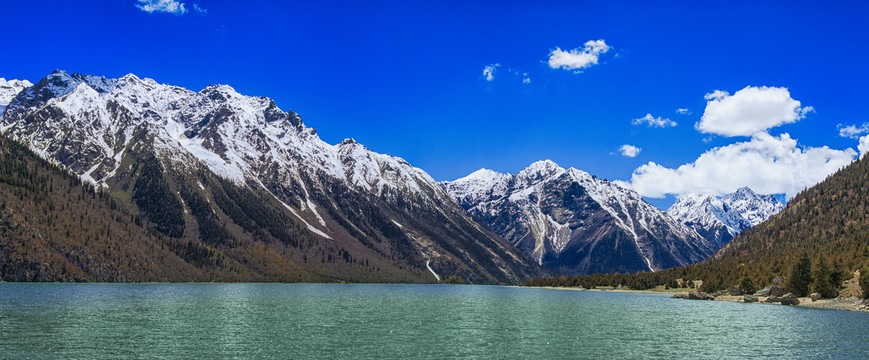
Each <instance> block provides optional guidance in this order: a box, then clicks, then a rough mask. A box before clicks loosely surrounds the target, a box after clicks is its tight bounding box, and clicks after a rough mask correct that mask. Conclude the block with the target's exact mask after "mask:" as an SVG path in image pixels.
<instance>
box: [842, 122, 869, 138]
mask: <svg viewBox="0 0 869 360" xmlns="http://www.w3.org/2000/svg"><path fill="white" fill-rule="evenodd" d="M836 128H838V129H839V136H841V137H846V138H851V139H856V138H859V137H860V135H863V134H866V133H869V123H863V125H860V126H859V127H858V126H857V125H848V126H843V125H842V124H839V125H837V126H836Z"/></svg>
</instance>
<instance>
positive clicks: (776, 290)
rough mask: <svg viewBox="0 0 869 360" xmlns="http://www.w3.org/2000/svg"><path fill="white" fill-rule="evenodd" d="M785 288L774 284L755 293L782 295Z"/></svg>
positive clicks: (756, 294)
mask: <svg viewBox="0 0 869 360" xmlns="http://www.w3.org/2000/svg"><path fill="white" fill-rule="evenodd" d="M784 293H785V290H784V288H783V287H781V286H778V285H776V284H772V285H770V286H767V287H765V288H763V289H760V290H758V291H757V292H756V293H754V295H755V296H782V295H784Z"/></svg>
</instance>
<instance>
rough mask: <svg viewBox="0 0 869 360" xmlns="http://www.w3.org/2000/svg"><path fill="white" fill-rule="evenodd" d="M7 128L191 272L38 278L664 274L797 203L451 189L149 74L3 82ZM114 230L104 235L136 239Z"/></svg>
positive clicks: (590, 190) (476, 179)
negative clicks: (661, 202)
mask: <svg viewBox="0 0 869 360" xmlns="http://www.w3.org/2000/svg"><path fill="white" fill-rule="evenodd" d="M0 129H2V132H3V134H4V135H5V136H8V137H10V138H12V139H15V140H17V141H19V142H21V143H23V144H25V145H26V147H28V148H29V149H30V150H32V151H33V152H35V154H37V155H38V156H39V157H42V158H43V159H45V160H47V161H49V162H51V163H54V164H57V165H59V166H60V167H61V168H62V169H65V170H68V171H70V172H72V173H73V174H75V175H76V176H77V177H78V178H80V179H81V180H83V181H85V182H86V183H90V184H93V185H94V186H95V187H96V188H97V189H98V190H99V191H100V193H101V194H102V195H101V196H108V197H109V198H110V199H111V202H112V204H113V205H112V209H111V211H110V212H109V213H112V212H114V213H116V214H114V215H106V214H109V213H105V214H104V215H103V216H109V217H111V218H115V219H121V218H126V217H131V218H132V219H135V221H134V223H135V224H137V225H136V226H140V228H141V229H144V230H142V231H146V232H148V234H150V235H148V234H141V235H137V236H138V237H137V236H133V237H134V238H137V239H145V240H141V241H145V242H144V243H142V242H141V241H140V242H135V241H133V242H132V243H131V244H138V245H136V246H145V247H147V246H156V245H153V244H160V246H161V249H163V250H166V249H167V246H168V249H169V251H170V253H171V254H172V255H171V256H170V255H167V254H164V253H151V255H147V254H146V255H144V256H146V258H148V259H151V260H149V261H150V263H152V264H158V267H160V266H162V265H159V264H165V262H166V261H168V260H166V259H170V258H172V259H174V260H171V261H173V263H172V264H173V265H171V266H169V265H167V266H168V267H169V268H178V269H180V268H184V269H186V270H184V271H180V270H179V271H180V272H178V274H177V276H174V277H167V276H168V275H166V274H164V273H162V272H156V271H153V270H149V271H150V272H146V273H149V274H153V276H151V277H148V276H145V277H142V276H127V274H125V273H124V270H116V273H114V275H112V276H108V277H107V276H106V275H105V274H106V273H105V271H104V270H103V269H105V268H112V269H127V268H128V267H125V266H120V265H119V264H117V263H115V262H117V261H121V260H119V259H115V258H112V259H106V260H105V261H104V262H102V263H100V264H101V265H99V266H97V267H96V268H94V267H93V266H96V265H94V264H91V263H81V262H80V261H79V260H74V259H73V260H69V259H71V258H70V257H69V254H68V253H61V252H58V253H52V251H57V248H56V247H54V246H53V245H50V246H49V245H47V247H46V249H54V250H46V251H47V252H46V254H49V253H52V254H54V255H51V256H59V257H58V259H59V258H66V259H67V260H68V261H72V262H71V263H72V264H75V265H74V266H73V265H70V266H72V267H69V269H73V268H77V269H78V270H75V271H73V270H69V271H68V272H66V273H64V272H63V271H60V270H57V268H52V269H53V270H51V271H49V272H48V273H50V274H53V275H51V276H48V277H45V276H41V275H38V273H39V272H38V271H31V272H27V271H25V272H24V273H20V272H15V271H12V270H10V271H12V272H10V274H12V273H14V274H17V275H15V276H14V278H15V279H25V280H28V279H30V280H33V279H53V280H70V279H78V280H88V281H123V280H124V279H136V281H166V280H172V281H185V280H189V281H192V280H196V281H200V280H203V279H206V280H217V281H237V280H244V281H365V282H436V281H439V280H440V279H441V278H442V277H446V276H450V277H451V279H456V278H459V277H460V278H462V279H464V280H465V281H469V282H473V283H500V284H514V283H519V282H522V281H524V280H526V279H528V278H532V277H541V276H546V275H549V274H590V273H596V272H604V273H614V272H620V273H632V272H637V271H644V270H651V271H657V270H661V269H666V268H671V267H675V266H683V265H688V264H693V263H696V262H699V261H701V260H704V259H706V258H707V257H708V256H709V255H711V254H713V253H714V252H715V251H716V250H718V249H719V248H720V247H722V246H723V245H724V244H726V243H727V241H728V240H729V239H730V238H732V237H733V236H734V235H736V234H738V233H739V232H740V231H742V230H744V229H746V228H748V227H750V226H753V225H757V224H758V223H760V222H761V221H763V220H765V219H766V218H768V217H769V216H771V215H773V214H775V213H776V212H777V211H779V210H780V209H781V208H782V207H783V205H782V204H781V203H779V202H778V201H777V200H775V198H774V197H771V196H762V195H758V194H755V193H754V192H753V191H751V190H750V189H748V188H743V189H740V190H738V191H737V192H735V193H734V194H731V195H728V196H725V197H723V198H717V197H714V196H710V195H688V196H684V197H682V198H680V199H679V201H678V202H677V203H676V204H674V205H673V206H672V207H671V208H670V209H669V210H668V211H667V212H664V211H661V210H660V209H658V208H656V207H655V206H653V205H651V204H649V203H648V202H646V201H645V200H643V198H642V197H641V196H640V195H639V194H637V193H636V192H634V191H633V190H631V189H628V188H626V187H625V186H624V185H620V184H618V183H616V182H610V181H608V180H604V179H599V178H597V177H594V176H591V175H590V174H588V173H586V172H583V171H580V170H577V169H573V168H570V169H564V168H561V167H559V166H558V165H557V164H555V163H554V162H552V161H549V160H545V161H539V162H536V163H534V164H531V165H530V166H529V167H528V168H526V169H524V170H522V171H520V172H519V173H517V174H515V175H512V174H501V173H497V172H494V171H491V170H485V169H483V170H480V171H477V172H474V173H473V174H470V175H469V176H467V177H465V178H462V179H458V180H455V181H450V182H442V183H437V182H435V181H434V180H433V179H432V178H431V177H430V176H429V175H428V174H427V173H425V172H424V171H423V170H421V169H418V168H415V167H413V166H411V165H410V164H408V163H407V162H406V161H404V160H403V159H401V158H398V157H394V156H390V155H384V154H379V153H375V152H373V151H370V150H368V149H367V148H365V147H364V146H363V145H361V144H359V143H357V142H356V141H354V140H353V139H346V140H344V141H342V142H340V143H339V144H335V145H330V144H327V143H325V142H324V141H322V140H321V139H320V138H319V137H318V136H317V134H316V132H315V131H314V129H312V128H309V127H307V126H305V124H304V123H303V122H302V121H301V118H300V117H299V116H298V115H297V114H295V113H294V112H292V111H283V110H281V109H279V108H278V107H277V106H276V104H275V103H274V101H272V100H270V99H268V98H264V97H249V96H244V95H241V94H239V93H237V92H236V91H235V90H233V89H232V88H231V87H229V86H226V85H211V86H208V87H206V88H205V89H203V90H201V91H199V92H193V91H190V90H187V89H184V88H181V87H177V86H171V85H165V84H158V83H157V82H155V81H154V80H151V79H140V78H138V77H137V76H135V75H132V74H130V75H126V76H124V77H121V78H118V79H108V78H105V77H99V76H92V75H81V74H69V73H66V72H64V71H60V70H59V71H56V72H54V73H52V74H50V75H49V76H47V77H45V78H43V79H41V80H40V81H39V82H38V83H36V84H32V83H30V82H27V81H18V80H11V81H6V80H5V79H0ZM0 150H2V149H0ZM52 171H53V170H52ZM0 196H2V189H0ZM33 196H37V195H33ZM64 201H72V200H71V199H66V200H64ZM19 205H20V204H19ZM78 206H80V205H74V204H70V205H68V208H75V207H78ZM88 206H91V205H88ZM93 206H97V205H93ZM34 209H35V208H31V209H29V210H31V211H35V210H34ZM26 220H27V218H18V220H16V221H26ZM106 221H109V220H106ZM36 225H40V224H35V225H34V228H39V226H36ZM22 226H23V225H22ZM40 226H41V225H40ZM42 231H49V230H42ZM52 231H53V230H52ZM130 231H131V234H132V233H134V232H136V231H137V230H130ZM149 231H150V232H149ZM131 236H132V235H131ZM106 241H108V243H105V244H103V245H101V246H107V247H108V248H114V247H117V248H124V247H126V246H128V245H124V244H120V243H118V244H114V245H113V244H111V241H112V240H111V239H108V240H106ZM118 241H121V240H118ZM146 243H147V244H152V245H146ZM167 244H169V245H167ZM76 246H78V248H80V249H81V251H84V252H87V251H97V250H96V249H88V246H87V242H85V243H82V244H78V245H76ZM19 255H21V254H19ZM16 256H18V255H16ZM21 256H24V255H21ZM149 256H154V257H155V258H150V257H149ZM173 256H174V258H173ZM6 259H8V257H7V258H6ZM21 259H23V260H21V261H24V263H26V262H27V261H30V262H34V263H36V262H38V261H36V260H35V259H36V258H27V257H26V256H24V257H22V258H21ZM40 259H41V258H40ZM217 259H219V260H217ZM3 261H4V258H0V266H4V265H3ZM40 261H41V260H40ZM77 261H79V262H77ZM5 266H7V267H9V266H11V265H8V263H7V265H5ZM28 266H30V265H28ZM37 267H39V266H37ZM12 268H14V266H13V267H12ZM64 269H66V268H64ZM13 270H14V269H13ZM130 271H132V270H130ZM2 274H3V273H0V276H5V275H2ZM22 274H23V275H22ZM28 274H29V275H28ZM34 274H36V275H34ZM97 274H101V275H97ZM161 274H162V275H161ZM10 276H11V275H10Z"/></svg>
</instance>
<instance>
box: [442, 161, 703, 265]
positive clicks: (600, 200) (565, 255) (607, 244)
mask: <svg viewBox="0 0 869 360" xmlns="http://www.w3.org/2000/svg"><path fill="white" fill-rule="evenodd" d="M441 185H442V186H443V187H444V188H445V189H447V191H448V192H449V193H450V194H451V195H452V196H453V198H454V199H456V201H457V202H459V203H460V204H461V205H462V207H464V208H465V209H467V210H468V211H469V212H470V213H471V214H473V215H474V216H476V217H477V218H479V219H480V220H481V221H483V222H484V223H486V224H487V225H489V226H490V227H491V228H492V229H493V230H495V232H497V233H499V234H500V235H501V236H503V237H504V238H506V239H508V241H510V242H511V243H513V244H514V245H515V246H517V247H518V248H519V249H521V250H523V251H525V252H526V253H527V254H530V255H531V256H532V257H533V258H534V259H535V260H536V261H538V263H540V264H541V265H544V266H548V267H550V268H554V269H557V271H558V272H560V273H563V274H571V275H575V274H581V273H592V272H635V271H640V270H653V271H654V270H659V269H662V268H667V267H673V266H677V265H685V264H688V263H693V262H698V261H700V260H702V259H704V258H705V256H707V255H709V254H711V253H712V252H714V250H715V249H713V248H712V246H711V245H710V244H709V243H708V242H707V241H706V240H705V239H704V238H702V237H701V236H699V235H698V234H697V233H696V232H695V231H694V230H692V229H690V228H688V227H686V226H684V225H683V224H681V223H678V222H676V221H674V220H673V219H672V218H670V216H668V215H666V214H665V213H664V212H663V211H661V210H660V209H657V208H656V207H654V206H653V205H651V204H649V203H648V202H646V201H645V200H643V199H642V197H641V196H639V194H637V193H636V192H634V191H632V190H630V189H627V188H625V187H623V186H622V185H620V184H618V183H617V182H610V181H608V180H604V179H599V178H597V177H594V176H592V175H590V174H588V173H586V172H584V171H581V170H577V169H575V168H570V169H564V168H561V167H560V166H558V165H557V164H556V163H554V162H553V161H551V160H541V161H537V162H535V163H532V164H531V165H529V166H528V167H527V168H525V169H523V170H521V171H519V172H518V173H516V174H515V175H511V174H501V173H497V172H494V171H492V170H487V169H481V170H478V171H476V172H474V173H472V174H470V175H468V176H466V177H464V178H461V179H457V180H455V181H447V182H441Z"/></svg>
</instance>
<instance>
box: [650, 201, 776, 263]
mask: <svg viewBox="0 0 869 360" xmlns="http://www.w3.org/2000/svg"><path fill="white" fill-rule="evenodd" d="M782 209H784V204H782V203H781V202H780V201H778V199H776V198H775V197H774V196H771V195H759V194H757V193H755V192H754V191H752V190H751V189H750V188H748V187H742V188H739V189H738V190H736V191H735V192H733V193H731V194H728V195H726V196H724V197H721V198H719V197H716V196H713V195H708V194H689V195H684V196H682V197H680V198H679V200H678V201H676V203H674V204H673V206H671V207H670V208H669V209H668V210H667V213H668V214H670V215H671V216H673V218H674V219H676V220H677V221H679V222H682V223H684V224H685V225H688V226H689V227H691V228H692V229H694V230H696V231H697V232H698V233H699V234H700V235H702V236H704V237H705V238H706V239H707V240H709V242H710V243H712V244H713V245H714V246H716V247H718V248H721V247H722V246H724V244H726V243H727V242H728V241H730V239H732V238H733V237H734V236H736V235H737V234H739V233H740V232H741V231H742V230H745V229H747V228H749V227H752V226H754V225H757V224H760V223H761V222H763V221H764V220H766V219H768V218H770V217H771V216H773V215H775V214H777V213H778V212H779V211H781V210H782Z"/></svg>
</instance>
